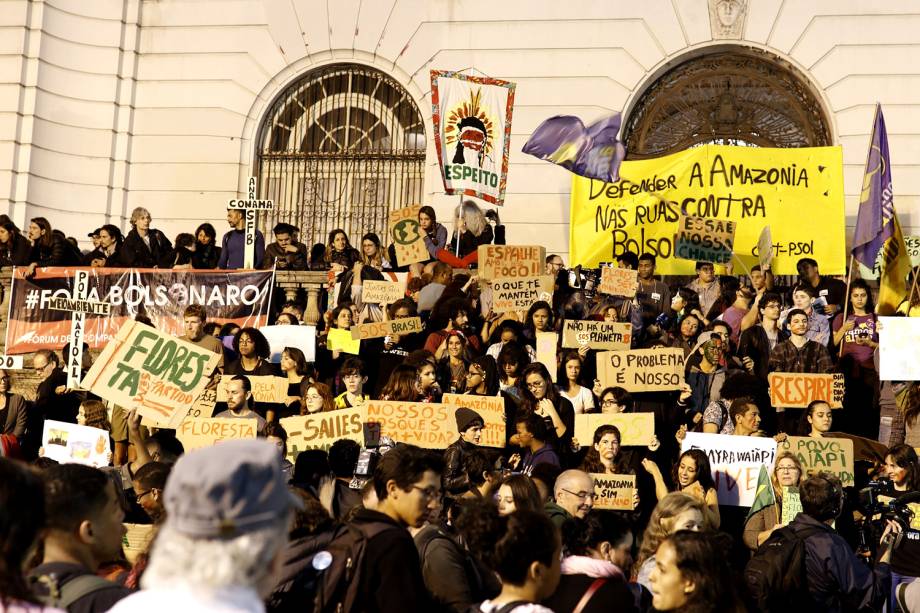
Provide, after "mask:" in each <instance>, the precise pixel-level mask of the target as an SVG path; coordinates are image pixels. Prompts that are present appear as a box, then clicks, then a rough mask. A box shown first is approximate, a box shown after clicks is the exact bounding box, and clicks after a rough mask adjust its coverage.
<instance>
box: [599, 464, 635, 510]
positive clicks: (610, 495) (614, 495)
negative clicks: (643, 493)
mask: <svg viewBox="0 0 920 613" xmlns="http://www.w3.org/2000/svg"><path fill="white" fill-rule="evenodd" d="M591 479H592V480H593V481H594V507H593V508H595V509H603V510H606V511H632V510H633V500H634V499H635V496H636V475H608V474H606V473H591Z"/></svg>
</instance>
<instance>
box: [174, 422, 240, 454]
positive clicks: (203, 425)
mask: <svg viewBox="0 0 920 613" xmlns="http://www.w3.org/2000/svg"><path fill="white" fill-rule="evenodd" d="M257 435H258V422H257V421H256V420H255V418H253V419H236V418H227V417H186V418H185V419H183V420H182V423H181V424H179V427H178V428H176V438H177V439H179V442H181V443H182V446H183V447H184V448H185V451H186V452H188V451H190V450H192V449H200V448H201V447H210V446H211V445H213V444H215V443H219V442H220V441H226V440H232V439H240V438H256V436H257Z"/></svg>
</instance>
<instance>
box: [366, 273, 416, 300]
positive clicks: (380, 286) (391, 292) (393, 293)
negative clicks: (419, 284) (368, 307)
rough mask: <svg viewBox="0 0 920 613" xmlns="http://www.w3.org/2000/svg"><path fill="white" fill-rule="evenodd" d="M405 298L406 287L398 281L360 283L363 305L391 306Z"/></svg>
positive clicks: (367, 281)
mask: <svg viewBox="0 0 920 613" xmlns="http://www.w3.org/2000/svg"><path fill="white" fill-rule="evenodd" d="M405 297H406V286H405V285H403V284H402V283H400V282H398V281H372V280H370V279H368V280H366V281H362V282H361V302H363V303H364V304H393V303H394V302H396V301H397V300H401V299H402V298H405Z"/></svg>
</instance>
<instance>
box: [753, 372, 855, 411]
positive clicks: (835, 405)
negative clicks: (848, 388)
mask: <svg viewBox="0 0 920 613" xmlns="http://www.w3.org/2000/svg"><path fill="white" fill-rule="evenodd" d="M767 382H768V383H769V384H770V404H772V405H773V406H775V407H788V408H793V409H804V408H807V407H808V405H809V404H811V403H812V402H813V401H815V400H823V401H825V402H826V403H828V404H829V405H830V406H831V408H832V409H839V408H840V407H842V406H843V385H844V384H843V373H832V374H826V375H824V374H815V373H801V372H772V373H770V375H769V376H768V377H767Z"/></svg>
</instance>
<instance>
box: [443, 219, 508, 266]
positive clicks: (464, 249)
mask: <svg viewBox="0 0 920 613" xmlns="http://www.w3.org/2000/svg"><path fill="white" fill-rule="evenodd" d="M493 238H495V234H494V233H493V231H492V226H491V225H489V224H486V225H485V227H484V228H483V229H482V232H481V233H480V234H479V236H476V235H475V234H473V233H472V232H470V231H469V230H467V231H465V232H463V233H461V234H460V257H461V258H462V257H466V256H468V255H469V254H471V253H473V252H474V251H476V250H477V249H479V245H489V244H491V243H492V239H493ZM498 244H500V243H498ZM445 249H447V250H448V251H450V252H451V253H457V235H456V233H455V234H454V235H453V236H452V237H451V239H450V243H449V244H448V245H447V247H445Z"/></svg>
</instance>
